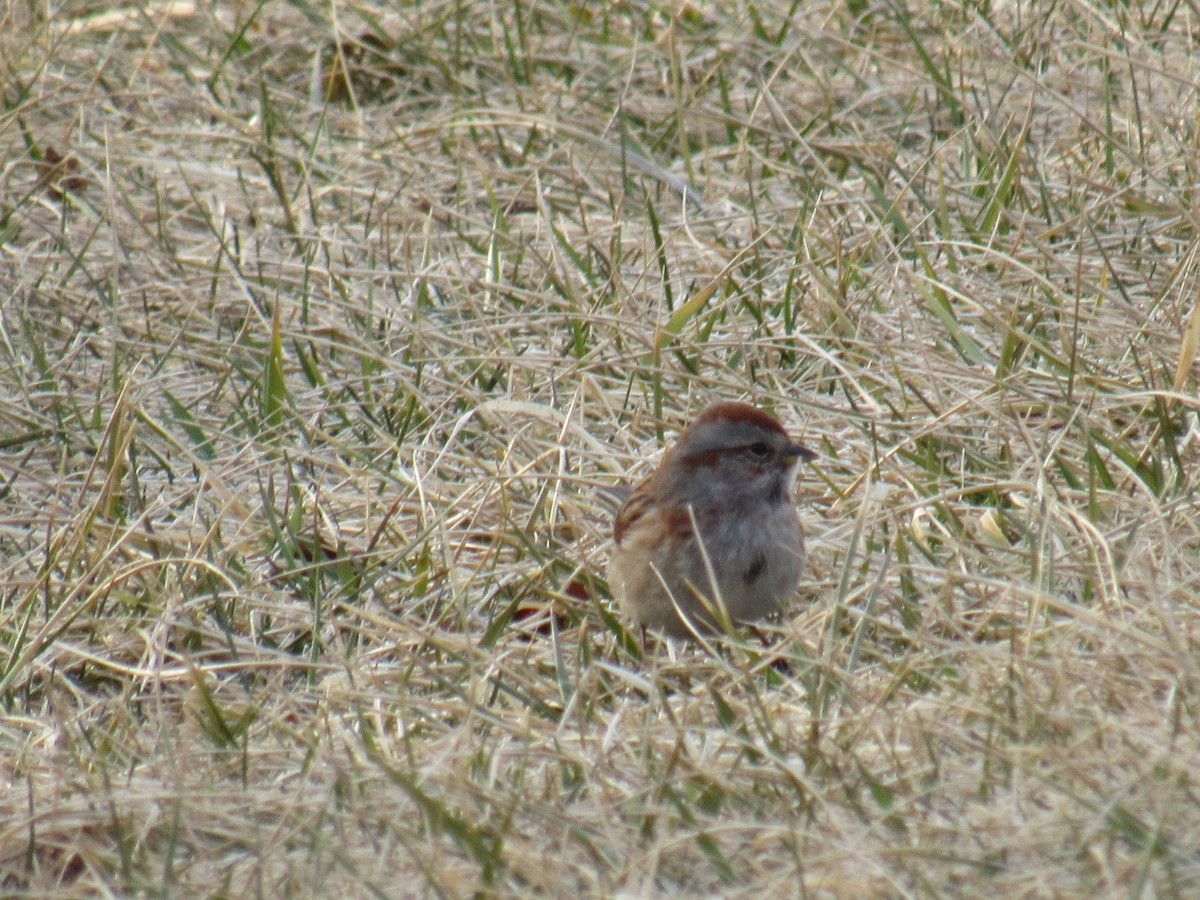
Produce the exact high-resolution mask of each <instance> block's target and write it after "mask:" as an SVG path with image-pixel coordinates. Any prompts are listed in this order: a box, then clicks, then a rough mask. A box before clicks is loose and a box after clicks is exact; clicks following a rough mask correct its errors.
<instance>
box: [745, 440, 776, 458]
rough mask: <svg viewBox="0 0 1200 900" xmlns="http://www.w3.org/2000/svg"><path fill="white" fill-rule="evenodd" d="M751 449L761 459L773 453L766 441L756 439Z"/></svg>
mask: <svg viewBox="0 0 1200 900" xmlns="http://www.w3.org/2000/svg"><path fill="white" fill-rule="evenodd" d="M749 450H750V452H751V453H753V454H754V455H755V456H757V457H758V458H759V459H766V458H767V457H768V456H770V455H771V448H770V447H768V446H767V444H766V442H765V441H755V442H754V443H753V444H751V445H750V447H749Z"/></svg>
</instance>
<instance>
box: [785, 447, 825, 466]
mask: <svg viewBox="0 0 1200 900" xmlns="http://www.w3.org/2000/svg"><path fill="white" fill-rule="evenodd" d="M783 458H784V459H786V460H787V461H788V462H789V463H791V462H796V461H797V460H803V461H804V462H811V461H812V460H814V459H816V458H817V454H815V453H813V452H812V451H811V450H809V449H808V448H807V447H805V446H804V445H803V444H788V445H787V446H786V447H784V448H783Z"/></svg>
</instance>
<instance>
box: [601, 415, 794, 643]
mask: <svg viewBox="0 0 1200 900" xmlns="http://www.w3.org/2000/svg"><path fill="white" fill-rule="evenodd" d="M814 456H815V454H814V453H813V452H812V451H811V450H809V449H807V448H806V447H804V446H803V445H801V444H797V443H794V442H793V441H792V440H791V438H789V437H788V434H787V432H786V431H784V429H783V426H781V425H780V424H779V422H777V421H776V420H775V419H774V418H772V417H771V416H769V415H767V414H766V413H765V412H763V411H762V410H760V409H757V408H755V407H753V406H751V405H750V404H748V403H733V402H725V403H715V404H713V405H712V406H710V407H709V408H708V409H706V410H705V411H704V413H703V414H701V416H700V418H699V419H697V420H696V421H695V422H694V423H693V424H692V426H691V427H690V428H688V429H687V430H686V431H685V432H683V434H682V435H680V437H679V440H678V441H676V443H675V445H674V446H673V447H671V448H670V449H669V450H668V451H667V452H666V454H665V455H664V456H663V459H662V462H661V463H659V466H658V468H657V469H656V470H655V471H654V473H653V474H652V475H651V476H650V477H649V478H647V479H646V480H645V481H643V482H642V483H641V484H639V485H638V486H637V487H636V488H634V489H633V491H632V493H630V494H629V495H628V499H626V500H625V502H624V504H623V505H622V506H621V508H620V510H619V511H618V512H617V517H616V522H615V523H614V526H613V552H612V557H611V558H610V560H609V564H608V583H609V586H610V587H611V589H612V593H613V597H614V598H615V599H616V601H617V604H618V606H619V607H620V608H621V609H622V610H624V611H625V612H626V613H627V614H629V615H630V616H632V617H633V618H635V619H637V621H638V622H640V623H641V624H642V625H643V626H649V627H651V628H656V629H661V630H662V631H664V632H666V633H667V634H668V635H670V636H672V637H684V636H687V635H689V634H692V633H693V630H699V631H701V632H704V631H712V630H713V629H714V628H717V629H723V628H727V627H730V626H731V625H732V624H734V623H739V622H750V621H754V620H757V619H761V618H763V617H764V616H766V615H768V614H770V613H772V612H774V611H775V610H776V609H778V608H779V607H780V605H781V604H783V602H784V601H785V600H787V599H788V598H789V597H790V596H791V595H792V593H793V592H794V591H795V590H796V585H797V583H798V582H799V580H800V571H801V569H802V568H803V566H804V535H803V534H802V533H801V530H800V518H799V516H798V515H797V514H796V505H795V501H794V500H793V497H792V485H793V482H794V481H795V477H796V464H797V462H798V461H799V460H802V459H805V460H807V459H812V458H813V457H814Z"/></svg>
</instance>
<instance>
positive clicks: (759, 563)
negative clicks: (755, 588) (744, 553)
mask: <svg viewBox="0 0 1200 900" xmlns="http://www.w3.org/2000/svg"><path fill="white" fill-rule="evenodd" d="M765 571H767V558H766V557H765V556H764V555H763V554H762V552H761V551H760V552H759V553H757V554H756V555H755V557H754V559H753V560H751V561H750V565H748V566H747V567H746V571H745V572H743V573H742V581H744V582H746V584H754V582H756V581H758V579H759V578H761V577H762V573H763V572H765Z"/></svg>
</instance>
